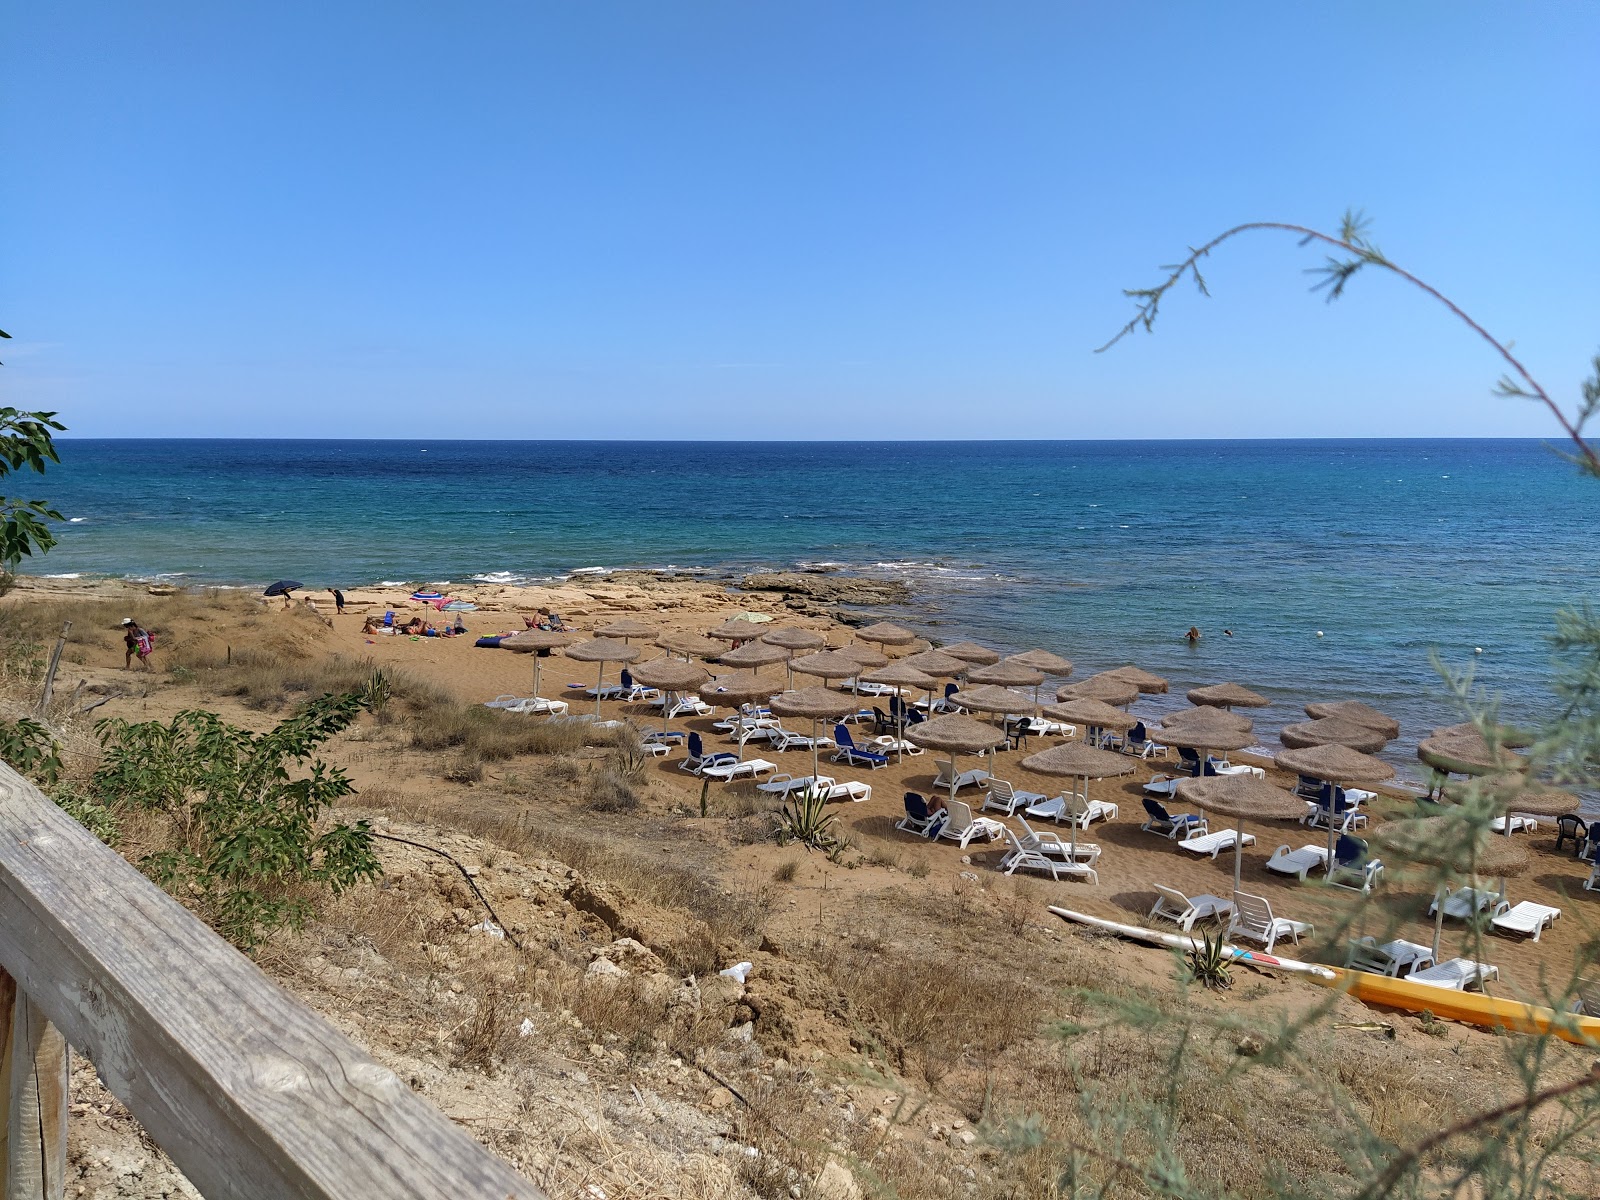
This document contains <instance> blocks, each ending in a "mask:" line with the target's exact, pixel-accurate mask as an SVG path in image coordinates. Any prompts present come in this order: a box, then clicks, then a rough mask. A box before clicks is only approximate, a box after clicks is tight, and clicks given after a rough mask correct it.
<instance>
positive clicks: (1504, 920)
mask: <svg viewBox="0 0 1600 1200" xmlns="http://www.w3.org/2000/svg"><path fill="white" fill-rule="evenodd" d="M1560 915H1561V910H1560V909H1559V908H1552V907H1550V905H1548V904H1535V903H1534V902H1533V901H1532V900H1523V901H1521V902H1519V903H1518V904H1516V905H1511V904H1509V903H1507V902H1505V901H1501V902H1500V903H1499V904H1498V905H1496V906H1495V913H1494V916H1493V917H1491V918H1490V922H1491V924H1493V925H1494V927H1495V928H1496V929H1497V930H1499V931H1500V932H1501V933H1514V934H1517V935H1518V936H1519V937H1527V938H1532V939H1533V940H1534V941H1536V942H1537V941H1538V940H1539V935H1540V934H1542V933H1543V932H1544V931H1545V930H1546V929H1547V928H1548V927H1550V926H1551V925H1554V924H1555V923H1556V918H1557V917H1559V916H1560Z"/></svg>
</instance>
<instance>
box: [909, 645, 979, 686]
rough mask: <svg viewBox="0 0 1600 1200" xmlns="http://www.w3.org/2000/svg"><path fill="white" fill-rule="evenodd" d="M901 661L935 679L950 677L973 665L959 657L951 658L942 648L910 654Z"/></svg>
mask: <svg viewBox="0 0 1600 1200" xmlns="http://www.w3.org/2000/svg"><path fill="white" fill-rule="evenodd" d="M900 662H901V663H902V664H903V665H904V666H908V667H915V668H916V669H917V670H919V671H921V672H922V673H923V674H924V675H932V676H933V677H934V678H935V679H949V678H951V677H952V676H955V675H959V674H961V673H962V672H963V671H965V670H967V669H968V668H969V667H971V666H972V664H971V663H969V662H962V661H961V660H960V659H959V658H951V657H950V655H948V654H946V653H944V651H942V650H923V651H921V652H919V653H917V654H908V655H906V656H905V657H904V658H902V659H901V660H900Z"/></svg>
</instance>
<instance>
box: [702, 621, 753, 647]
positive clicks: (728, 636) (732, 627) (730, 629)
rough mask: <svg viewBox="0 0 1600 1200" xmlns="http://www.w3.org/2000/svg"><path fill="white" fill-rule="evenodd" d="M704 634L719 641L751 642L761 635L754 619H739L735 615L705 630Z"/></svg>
mask: <svg viewBox="0 0 1600 1200" xmlns="http://www.w3.org/2000/svg"><path fill="white" fill-rule="evenodd" d="M706 636H707V637H709V638H716V639H717V640H718V641H721V642H753V641H755V640H756V639H757V638H758V637H760V636H761V626H760V625H758V624H756V623H755V622H754V621H741V620H739V619H738V618H737V617H735V618H734V619H733V620H731V621H725V622H723V623H722V624H721V625H718V626H717V627H716V628H715V629H708V630H706Z"/></svg>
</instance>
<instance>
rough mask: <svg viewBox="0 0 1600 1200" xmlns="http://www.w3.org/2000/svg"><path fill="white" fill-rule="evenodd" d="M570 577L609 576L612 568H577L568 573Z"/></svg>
mask: <svg viewBox="0 0 1600 1200" xmlns="http://www.w3.org/2000/svg"><path fill="white" fill-rule="evenodd" d="M567 574H568V575H609V574H611V568H610V567H575V568H574V569H572V570H571V571H568V572H567Z"/></svg>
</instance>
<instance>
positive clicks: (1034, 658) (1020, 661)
mask: <svg viewBox="0 0 1600 1200" xmlns="http://www.w3.org/2000/svg"><path fill="white" fill-rule="evenodd" d="M1000 661H1001V663H1014V664H1016V665H1017V666H1021V667H1027V668H1028V669H1029V670H1030V671H1043V672H1044V673H1045V674H1046V675H1058V676H1067V675H1071V674H1072V660H1071V659H1070V658H1062V657H1061V655H1059V654H1052V653H1050V651H1048V650H1027V651H1024V652H1023V653H1021V654H1013V655H1011V657H1009V658H1003V659H1001V660H1000Z"/></svg>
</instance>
